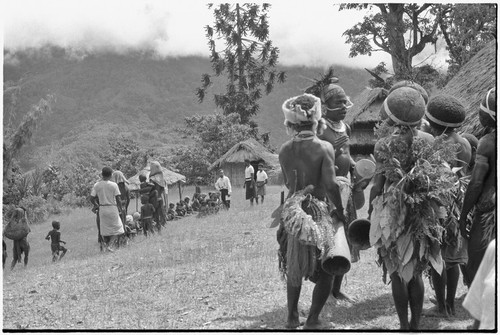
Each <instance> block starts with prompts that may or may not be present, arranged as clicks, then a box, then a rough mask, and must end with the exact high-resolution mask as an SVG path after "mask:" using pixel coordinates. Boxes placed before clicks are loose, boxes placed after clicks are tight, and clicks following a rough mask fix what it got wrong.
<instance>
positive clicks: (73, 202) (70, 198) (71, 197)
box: [61, 193, 89, 208]
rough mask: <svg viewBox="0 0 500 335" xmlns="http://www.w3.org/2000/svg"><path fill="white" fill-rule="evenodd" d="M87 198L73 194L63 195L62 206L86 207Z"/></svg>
mask: <svg viewBox="0 0 500 335" xmlns="http://www.w3.org/2000/svg"><path fill="white" fill-rule="evenodd" d="M87 199H88V197H84V196H77V195H75V194H74V193H68V194H65V195H64V196H63V198H62V201H61V202H62V204H63V205H64V206H67V207H71V208H74V207H86V206H89V201H88V200H87Z"/></svg>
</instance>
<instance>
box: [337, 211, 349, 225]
mask: <svg viewBox="0 0 500 335" xmlns="http://www.w3.org/2000/svg"><path fill="white" fill-rule="evenodd" d="M337 217H338V218H339V220H340V221H342V222H344V223H346V222H347V218H346V217H345V215H344V210H341V211H340V210H337Z"/></svg>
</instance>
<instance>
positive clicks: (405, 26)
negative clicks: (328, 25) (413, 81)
mask: <svg viewBox="0 0 500 335" xmlns="http://www.w3.org/2000/svg"><path fill="white" fill-rule="evenodd" d="M439 6H440V5H432V4H421V5H418V4H396V3H390V4H353V3H352V4H341V5H340V9H339V10H349V9H356V10H361V9H367V8H368V9H372V8H376V9H378V12H377V13H375V14H369V15H366V16H365V17H364V18H363V22H360V23H357V24H356V25H355V26H353V27H352V28H350V29H348V30H346V31H345V32H344V33H343V35H344V36H346V42H347V43H349V44H351V48H350V53H349V57H355V56H358V55H369V56H371V54H372V52H376V51H384V52H386V53H388V54H390V55H391V58H392V66H393V69H394V75H395V77H396V80H400V79H408V78H409V77H410V76H411V73H412V60H413V57H415V56H416V55H418V54H419V53H420V52H422V51H423V50H424V48H425V46H426V45H427V44H429V43H431V44H435V43H436V41H437V28H438V24H439V21H440V11H439V10H438V9H439Z"/></svg>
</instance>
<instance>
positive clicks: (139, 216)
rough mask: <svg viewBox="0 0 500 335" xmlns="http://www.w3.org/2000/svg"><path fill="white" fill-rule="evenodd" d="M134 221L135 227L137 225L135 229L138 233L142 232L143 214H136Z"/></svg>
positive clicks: (133, 217)
mask: <svg viewBox="0 0 500 335" xmlns="http://www.w3.org/2000/svg"><path fill="white" fill-rule="evenodd" d="M132 219H133V220H134V225H135V229H137V232H139V231H140V230H142V226H141V214H139V212H134V214H132Z"/></svg>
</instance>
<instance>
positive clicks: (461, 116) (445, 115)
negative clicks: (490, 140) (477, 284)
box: [425, 95, 472, 317]
mask: <svg viewBox="0 0 500 335" xmlns="http://www.w3.org/2000/svg"><path fill="white" fill-rule="evenodd" d="M465 114H466V113H465V108H464V106H463V105H462V104H461V103H460V101H458V100H457V99H456V98H454V97H452V96H449V95H437V96H434V97H432V99H430V100H429V103H428V104H427V111H426V112H425V115H426V118H427V121H428V122H429V128H428V129H429V131H430V133H431V134H432V135H434V136H435V137H436V138H437V137H440V138H441V139H442V140H443V141H445V142H446V143H449V144H450V145H452V146H456V147H457V154H456V157H454V159H453V160H452V161H450V162H448V163H449V164H450V166H451V167H452V168H460V170H457V174H458V177H459V178H460V177H463V176H466V175H467V167H468V166H469V162H470V159H471V156H472V154H471V147H470V144H469V141H467V140H466V139H465V138H463V137H462V136H460V135H459V134H458V133H457V132H456V131H455V129H456V128H458V127H460V126H461V125H462V123H463V122H464V120H465ZM464 188H465V185H464V187H463V188H458V189H457V193H456V195H455V201H454V202H453V203H452V206H451V207H449V208H446V209H445V211H446V213H447V217H446V219H445V227H446V231H445V234H444V238H443V241H442V245H441V253H442V255H443V260H444V262H445V265H446V266H445V269H443V272H442V273H438V272H437V271H436V270H434V269H433V268H431V271H430V272H431V277H432V282H433V286H434V290H435V291H436V301H437V314H439V315H442V316H445V317H447V316H449V314H451V315H455V294H456V292H457V285H458V279H459V277H460V267H459V265H460V264H466V263H467V244H466V243H467V242H466V241H465V240H464V239H463V238H462V237H461V236H460V231H459V228H458V217H459V214H460V209H459V208H460V206H461V204H462V201H463V195H464V190H462V189H464Z"/></svg>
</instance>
